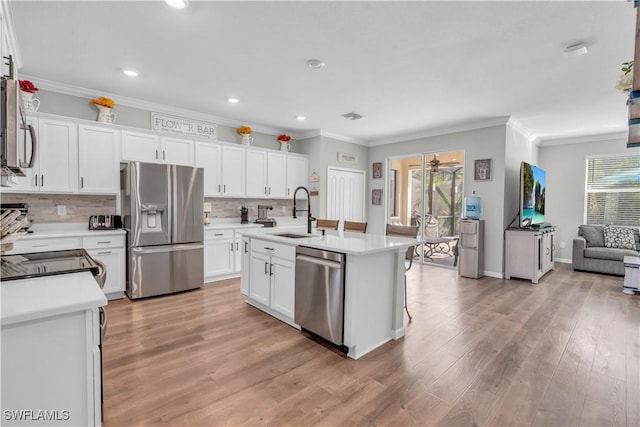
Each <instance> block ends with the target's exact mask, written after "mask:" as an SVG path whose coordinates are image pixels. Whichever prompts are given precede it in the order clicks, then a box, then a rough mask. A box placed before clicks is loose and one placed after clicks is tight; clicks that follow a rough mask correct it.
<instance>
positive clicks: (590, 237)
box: [573, 225, 640, 276]
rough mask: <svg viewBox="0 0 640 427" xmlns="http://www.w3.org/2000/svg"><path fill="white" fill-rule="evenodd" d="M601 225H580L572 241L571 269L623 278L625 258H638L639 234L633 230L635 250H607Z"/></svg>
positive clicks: (633, 228)
mask: <svg viewBox="0 0 640 427" xmlns="http://www.w3.org/2000/svg"><path fill="white" fill-rule="evenodd" d="M604 227H605V226H603V225H581V226H580V227H578V236H577V237H575V238H574V239H573V269H574V270H582V271H593V272H596V273H606V274H615V275H618V276H624V263H623V259H624V257H625V256H640V232H639V229H638V227H628V228H631V229H632V230H633V234H634V240H635V248H634V249H621V248H608V247H605V243H604Z"/></svg>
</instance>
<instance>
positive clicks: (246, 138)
mask: <svg viewBox="0 0 640 427" xmlns="http://www.w3.org/2000/svg"><path fill="white" fill-rule="evenodd" d="M236 133H237V134H238V135H240V136H242V141H241V144H242V145H252V144H253V137H252V136H251V128H250V127H249V126H240V127H239V128H238V130H236Z"/></svg>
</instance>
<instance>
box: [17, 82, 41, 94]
mask: <svg viewBox="0 0 640 427" xmlns="http://www.w3.org/2000/svg"><path fill="white" fill-rule="evenodd" d="M20 90H21V91H23V92H29V93H35V92H37V91H38V88H37V87H36V86H35V85H34V84H33V83H31V82H30V81H29V80H20Z"/></svg>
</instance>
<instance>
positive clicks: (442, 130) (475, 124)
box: [369, 116, 510, 147]
mask: <svg viewBox="0 0 640 427" xmlns="http://www.w3.org/2000/svg"><path fill="white" fill-rule="evenodd" d="M509 118H510V116H499V117H490V118H487V119H480V120H474V121H465V122H463V123H459V124H456V125H452V126H444V127H439V128H433V129H425V130H422V131H420V132H415V133H408V134H404V135H399V136H394V137H391V138H384V139H378V140H374V141H370V142H369V146H370V147H374V146H377V145H385V144H393V143H396V142H404V141H412V140H414V139H420V138H428V137H431V136H438V135H447V134H450V133H457V132H465V131H469V130H475V129H483V128H488V127H492V126H499V125H506V124H507V123H508V121H509Z"/></svg>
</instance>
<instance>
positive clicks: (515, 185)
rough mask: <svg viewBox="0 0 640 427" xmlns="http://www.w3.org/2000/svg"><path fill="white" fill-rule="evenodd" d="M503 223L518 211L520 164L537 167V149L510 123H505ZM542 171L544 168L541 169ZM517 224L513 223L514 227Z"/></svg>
mask: <svg viewBox="0 0 640 427" xmlns="http://www.w3.org/2000/svg"><path fill="white" fill-rule="evenodd" d="M504 153H505V180H504V206H505V209H504V214H505V216H504V223H505V228H506V227H508V226H509V224H510V223H511V222H512V221H513V219H514V218H515V217H516V215H517V214H518V211H519V209H520V201H519V197H520V196H519V195H520V164H521V163H522V162H523V161H525V162H527V163H530V164H532V165H536V166H539V165H538V147H537V146H536V145H535V144H533V143H532V142H530V141H529V138H527V137H526V136H525V135H524V134H523V133H522V132H520V131H519V130H518V128H517V126H515V125H514V124H513V123H512V122H509V123H507V134H506V138H505V150H504ZM543 169H544V168H543ZM517 224H518V222H517V221H515V222H514V225H517Z"/></svg>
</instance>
